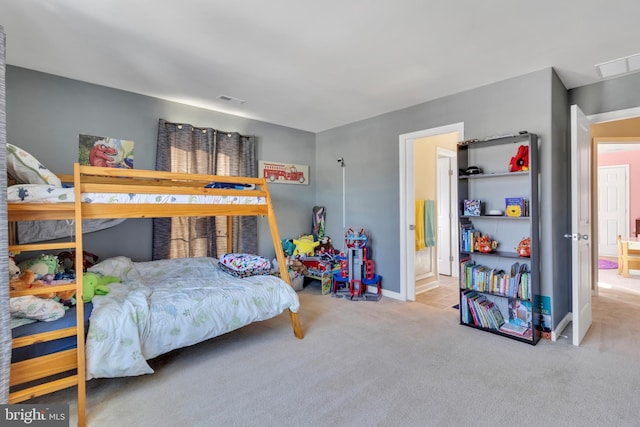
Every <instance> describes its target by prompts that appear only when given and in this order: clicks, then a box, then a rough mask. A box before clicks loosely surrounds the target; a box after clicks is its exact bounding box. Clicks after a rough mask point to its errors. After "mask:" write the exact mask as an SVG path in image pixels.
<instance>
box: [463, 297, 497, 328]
mask: <svg viewBox="0 0 640 427" xmlns="http://www.w3.org/2000/svg"><path fill="white" fill-rule="evenodd" d="M461 307H464V309H465V311H466V312H462V321H463V322H464V323H467V324H470V325H475V326H479V327H482V328H487V329H494V330H498V329H499V328H500V327H501V326H502V325H503V324H504V323H505V321H504V316H503V314H502V312H501V311H500V308H499V307H498V306H497V304H496V303H495V302H494V301H491V300H490V299H488V298H487V296H486V295H482V294H479V293H478V292H476V291H472V290H463V291H462V298H461Z"/></svg>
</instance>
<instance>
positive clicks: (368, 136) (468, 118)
mask: <svg viewBox="0 0 640 427" xmlns="http://www.w3.org/2000/svg"><path fill="white" fill-rule="evenodd" d="M627 92H629V91H627ZM630 102H633V101H630ZM637 104H638V103H636V104H635V105H637ZM7 106H8V113H7V134H8V140H9V142H12V143H14V144H16V145H18V146H21V147H23V148H25V149H26V150H27V151H30V152H31V153H32V154H34V155H35V156H36V157H38V158H40V159H41V160H42V161H43V162H44V163H46V165H47V166H48V167H49V168H51V169H52V170H55V171H56V172H70V171H71V168H72V164H73V162H74V160H75V159H76V158H77V143H78V134H79V133H88V134H95V135H104V136H111V137H117V138H124V139H132V140H134V141H136V150H135V162H136V167H137V168H144V169H152V168H153V167H154V164H155V144H156V134H157V122H158V119H159V118H164V119H166V120H170V121H174V122H184V123H190V124H193V125H196V126H210V127H214V128H217V129H221V130H227V131H238V132H240V133H242V134H253V135H256V137H257V140H258V158H261V159H266V160H277V161H283V162H292V163H300V164H309V165H311V169H310V172H311V174H310V181H311V184H310V185H309V186H295V185H271V189H272V193H273V198H274V202H275V209H276V214H277V217H278V224H279V227H280V234H281V237H283V238H284V237H296V236H298V235H299V234H301V233H307V232H308V231H309V230H310V225H311V211H312V207H313V206H314V205H320V206H325V207H326V208H327V223H326V226H327V227H326V233H327V235H329V236H331V237H332V239H333V242H334V246H336V247H337V248H341V247H342V241H343V236H344V231H345V230H344V229H343V227H342V170H341V168H340V167H339V165H338V163H337V159H338V158H339V157H344V159H345V162H346V169H345V172H346V227H347V228H348V227H365V228H366V229H367V230H368V231H369V233H370V236H371V248H372V253H371V255H372V258H373V259H374V261H375V262H376V268H377V273H378V274H380V275H381V276H382V277H383V282H382V283H383V287H384V288H385V289H387V290H389V291H392V292H399V290H400V283H399V280H400V259H399V253H400V237H399V203H400V202H399V194H398V189H399V158H398V155H399V142H398V136H399V135H401V134H405V133H409V132H414V131H419V130H423V129H429V128H433V127H438V126H444V125H449V124H452V123H457V122H464V125H465V136H466V138H484V137H488V136H496V135H504V134H511V133H516V132H518V131H520V130H527V131H530V132H533V133H536V134H538V135H539V137H540V162H541V168H540V169H541V180H540V197H541V204H540V209H541V212H540V224H541V240H542V242H541V258H540V259H541V294H542V295H546V296H550V297H552V307H553V312H552V316H553V323H554V326H555V324H557V321H558V320H559V319H561V318H562V317H564V315H565V314H566V313H567V312H568V311H570V287H569V286H568V285H567V283H569V281H570V276H569V269H568V265H569V255H568V252H567V244H566V242H565V241H564V239H560V238H559V237H558V236H559V235H560V233H562V234H564V233H565V228H566V227H567V224H568V216H567V215H568V212H570V209H569V208H570V206H569V200H570V198H569V197H568V194H569V192H568V189H569V182H568V167H567V166H568V148H567V141H568V139H567V120H568V116H567V112H568V102H567V92H566V89H565V88H564V86H563V85H562V83H561V82H560V80H559V79H558V78H557V76H556V74H555V72H554V71H553V70H552V69H551V68H547V69H544V70H540V71H536V72H533V73H530V74H526V75H523V76H520V77H516V78H512V79H508V80H505V81H501V82H498V83H494V84H491V85H487V86H483V87H480V88H476V89H473V90H469V91H465V92H462V93H459V94H455V95H451V96H448V97H445V98H441V99H437V100H434V101H430V102H426V103H423V104H419V105H416V106H414V107H410V108H406V109H402V110H398V111H394V112H391V113H388V114H384V115H381V116H377V117H373V118H370V119H367V120H363V121H359V122H356V123H352V124H349V125H346V126H342V127H338V128H335V129H331V130H327V131H324V132H320V133H318V134H317V135H314V134H312V133H309V132H303V131H299V130H295V129H290V128H285V127H281V126H277V125H272V124H268V123H264V122H259V121H255V120H250V119H244V118H241V117H237V116H231V115H228V114H223V113H219V112H214V111H209V110H204V109H199V108H194V107H189V106H185V105H182V104H177V103H172V102H167V101H163V100H159V99H155V98H151V97H146V96H142V95H137V94H133V93H129V92H124V91H119V90H114V89H109V88H105V87H101V86H97V85H92V84H87V83H82V82H78V81H74V80H69V79H65V78H60V77H56V76H52V75H48V74H43V73H39V72H35V71H31V70H26V69H22V68H17V67H8V70H7ZM594 108H595V107H594ZM583 109H584V110H585V112H589V113H592V112H593V111H590V109H589V108H588V107H585V108H583ZM85 241H86V249H87V250H90V251H93V252H96V253H98V254H99V255H100V256H101V257H107V256H112V255H117V254H124V255H128V256H131V257H132V258H134V259H140V260H143V259H149V257H150V241H151V227H150V223H149V221H147V220H127V221H126V222H125V223H124V224H122V225H120V226H117V227H115V228H113V229H111V230H108V231H102V232H98V233H95V234H93V235H89V236H87V238H86V240H85ZM259 251H260V253H261V254H263V255H266V256H272V254H273V250H272V247H271V241H270V238H269V233H268V226H267V223H266V221H264V220H261V222H260V246H259Z"/></svg>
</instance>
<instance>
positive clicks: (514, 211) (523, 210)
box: [504, 197, 529, 217]
mask: <svg viewBox="0 0 640 427" xmlns="http://www.w3.org/2000/svg"><path fill="white" fill-rule="evenodd" d="M504 212H505V215H506V216H511V217H520V216H529V200H527V199H526V198H524V197H507V198H506V199H504Z"/></svg>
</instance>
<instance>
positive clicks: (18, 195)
mask: <svg viewBox="0 0 640 427" xmlns="http://www.w3.org/2000/svg"><path fill="white" fill-rule="evenodd" d="M74 199H75V196H74V188H73V187H56V186H53V185H44V184H16V185H12V186H10V187H8V188H7V202H8V203H69V202H73V201H74ZM82 202H83V203H114V204H119V203H131V204H166V203H177V204H201V205H202V204H210V205H264V204H266V203H267V202H266V199H265V198H264V197H256V196H236V195H230V196H224V195H193V194H129V193H83V194H82Z"/></svg>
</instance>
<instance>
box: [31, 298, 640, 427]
mask: <svg viewBox="0 0 640 427" xmlns="http://www.w3.org/2000/svg"><path fill="white" fill-rule="evenodd" d="M621 292H622V291H615V290H611V291H606V292H602V293H601V295H600V296H599V297H597V298H594V323H593V326H592V328H591V330H590V331H589V333H588V335H587V337H586V339H585V341H584V344H583V346H581V347H580V348H576V347H574V346H572V345H570V344H569V341H570V337H569V339H562V340H560V341H558V342H555V343H552V342H550V341H540V343H539V344H538V345H537V346H530V345H527V344H523V343H520V342H516V341H513V340H509V339H506V338H504V337H500V336H496V335H493V334H489V333H483V332H479V331H476V330H474V329H471V328H467V327H464V326H460V325H459V324H458V312H457V310H455V309H445V308H442V309H441V308H434V307H431V306H429V305H426V304H420V303H403V302H398V301H393V300H389V299H386V298H383V299H382V300H381V301H379V302H350V301H346V300H343V299H336V298H333V297H330V296H322V295H320V291H319V289H318V288H315V287H313V286H311V287H307V288H305V290H303V291H301V292H300V293H299V295H300V298H301V303H302V309H301V312H300V318H301V321H302V325H303V328H304V331H305V334H306V337H305V339H304V340H298V339H296V338H295V337H294V336H293V332H292V330H291V326H290V323H289V318H288V315H286V314H285V315H282V316H279V317H277V318H275V319H271V320H269V321H265V322H261V323H258V324H254V325H250V326H248V327H245V328H242V329H240V330H238V331H235V332H233V333H230V334H227V335H225V336H222V337H219V338H216V339H213V340H210V341H208V342H205V343H202V344H199V345H197V346H194V347H191V348H187V349H182V350H179V351H176V352H173V353H171V354H168V355H165V356H163V357H161V358H159V359H157V360H155V361H154V363H153V366H154V368H155V369H156V372H155V374H153V375H146V376H142V377H136V378H118V379H97V380H91V381H89V382H88V384H87V399H88V413H87V414H88V417H87V418H88V423H89V425H90V426H154V427H159V426H513V425H541V426H609V425H610V426H637V425H638V420H640V403H639V402H640V400H639V399H637V398H636V395H637V390H638V386H639V385H640V345H639V344H638V343H640V315H639V314H640V295H634V294H631V293H626V294H622V293H621ZM38 402H69V403H70V404H71V412H72V413H74V412H75V396H74V390H73V389H71V390H65V391H61V392H58V393H55V394H52V395H49V396H46V397H42V398H40V399H39V400H38ZM72 421H73V422H75V419H73V420H72Z"/></svg>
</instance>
